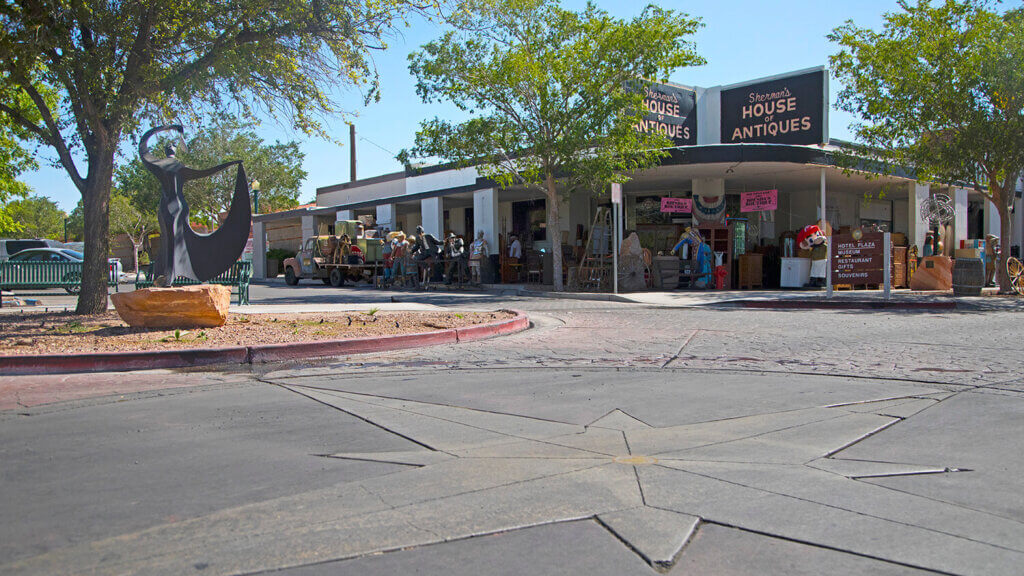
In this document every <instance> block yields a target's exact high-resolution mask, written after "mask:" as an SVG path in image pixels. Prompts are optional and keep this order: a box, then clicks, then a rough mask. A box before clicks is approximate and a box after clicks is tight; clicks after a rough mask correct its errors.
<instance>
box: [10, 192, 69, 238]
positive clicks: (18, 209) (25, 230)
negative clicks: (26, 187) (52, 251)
mask: <svg viewBox="0 0 1024 576" xmlns="http://www.w3.org/2000/svg"><path fill="white" fill-rule="evenodd" d="M7 213H8V215H10V217H11V219H12V220H14V221H15V222H18V224H19V228H20V232H19V234H20V235H21V236H23V237H25V238H51V239H53V240H63V239H64V218H65V217H66V216H67V214H65V213H64V211H63V210H61V209H60V207H59V206H57V203H56V202H54V201H53V200H50V199H49V198H46V197H45V196H29V197H28V198H25V199H23V200H15V201H13V202H11V203H10V204H8V205H7Z"/></svg>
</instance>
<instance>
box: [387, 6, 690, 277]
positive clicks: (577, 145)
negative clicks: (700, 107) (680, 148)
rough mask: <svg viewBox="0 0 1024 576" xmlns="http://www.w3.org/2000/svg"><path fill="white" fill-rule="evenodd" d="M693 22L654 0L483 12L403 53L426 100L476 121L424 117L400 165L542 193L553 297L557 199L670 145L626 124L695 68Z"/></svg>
mask: <svg viewBox="0 0 1024 576" xmlns="http://www.w3.org/2000/svg"><path fill="white" fill-rule="evenodd" d="M699 26H700V23H699V21H698V20H696V19H691V18H689V17H687V16H686V15H684V14H680V13H677V12H674V11H672V10H665V9H662V8H659V7H657V6H654V5H649V6H647V7H646V8H644V9H643V10H642V11H641V13H640V15H638V16H636V17H635V18H633V19H631V20H622V19H617V18H613V17H611V16H610V15H609V14H608V13H607V12H605V11H603V10H599V9H598V8H596V7H595V6H594V5H593V4H592V3H590V4H588V5H587V7H586V8H585V9H584V10H583V11H581V12H573V11H570V10H565V9H563V8H562V7H561V6H560V5H559V4H558V2H557V1H555V0H499V1H497V2H494V3H493V4H490V5H487V6H484V7H482V8H481V9H480V10H479V11H477V12H475V13H473V14H471V15H468V16H467V17H466V22H464V23H463V27H462V28H461V29H459V30H455V31H450V32H448V33H446V34H445V35H444V36H442V37H441V38H440V39H438V40H435V41H433V42H430V43H429V44H426V45H425V46H423V47H422V50H421V51H419V52H416V53H414V54H412V55H411V56H410V70H411V71H412V72H413V74H415V76H416V78H417V80H418V83H417V92H418V94H419V95H420V97H421V98H422V99H423V100H424V101H425V102H434V101H446V102H451V103H453V104H454V105H455V106H457V107H458V108H459V109H460V110H463V111H466V112H470V113H471V114H473V115H474V117H473V118H472V119H471V120H468V121H466V122H462V123H452V122H449V121H446V120H443V119H439V118H435V119H433V120H429V121H427V122H424V123H423V124H422V126H421V129H420V131H419V132H418V133H417V135H416V144H415V147H414V148H413V149H412V150H411V151H403V153H402V154H401V155H400V159H401V160H404V161H406V162H408V161H409V159H411V158H412V157H433V158H440V159H443V160H448V161H454V162H458V163H460V164H462V165H467V166H468V165H473V166H477V167H478V170H479V171H480V173H481V175H483V176H485V177H489V178H491V179H493V180H495V181H496V182H498V183H499V184H500V185H501V186H514V185H518V186H525V187H529V188H533V189H536V190H538V191H541V192H543V193H544V194H545V196H546V198H547V210H548V218H547V220H548V224H547V229H548V230H549V231H550V232H549V235H550V240H551V241H552V242H551V247H552V254H553V260H554V279H555V287H556V289H558V290H560V289H562V287H563V286H562V264H561V260H562V250H561V242H560V235H559V233H558V230H559V229H560V227H559V223H560V221H559V216H558V196H559V194H560V193H567V192H571V191H573V190H589V191H593V192H601V191H602V190H605V189H606V187H607V185H608V184H609V183H610V182H616V181H618V182H622V181H625V180H626V179H628V174H629V173H631V172H634V171H637V170H641V169H644V168H646V167H649V166H651V165H653V164H655V163H657V162H658V160H659V159H660V158H661V157H662V156H663V155H664V154H665V153H664V152H662V151H661V149H662V148H665V147H668V146H671V144H670V142H669V140H668V139H667V138H665V137H664V136H662V135H660V134H657V133H645V132H641V131H639V130H637V129H636V128H635V126H636V125H637V124H639V123H640V121H641V119H642V118H643V116H644V109H643V95H642V94H643V88H644V87H645V85H647V84H649V82H650V81H651V80H656V79H666V78H667V77H668V75H669V73H671V72H672V71H673V70H675V69H677V68H680V67H682V66H689V65H696V64H702V63H703V62H704V60H703V59H702V58H701V57H700V56H699V55H697V53H696V52H695V49H694V46H693V44H692V43H691V42H690V40H688V38H689V37H690V36H691V35H692V34H693V33H694V32H695V31H696V30H697V28H698V27H699Z"/></svg>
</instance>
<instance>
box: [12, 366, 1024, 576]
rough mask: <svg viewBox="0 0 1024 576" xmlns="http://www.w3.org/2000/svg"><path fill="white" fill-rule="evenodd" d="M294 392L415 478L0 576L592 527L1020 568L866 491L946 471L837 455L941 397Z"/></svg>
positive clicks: (391, 479) (625, 533) (267, 565)
mask: <svg viewBox="0 0 1024 576" xmlns="http://www.w3.org/2000/svg"><path fill="white" fill-rule="evenodd" d="M286 388H288V389H290V390H292V391H294V392H297V393H299V394H302V395H304V396H307V397H309V398H311V399H313V400H316V401H318V402H321V403H323V404H327V405H329V406H332V407H334V408H336V409H338V410H341V411H344V412H346V413H348V414H351V415H353V416H356V417H358V418H360V419H363V420H365V421H366V422H369V423H371V424H374V425H376V426H379V427H381V428H383V429H386V430H388V431H390V432H391V433H394V434H397V435H400V436H402V437H404V438H406V439H408V440H410V441H412V442H414V443H416V444H418V445H419V446H421V448H420V449H417V450H413V451H407V452H384V453H369V454H362V453H359V454H352V453H344V454H332V455H329V456H330V457H332V458H343V459H352V460H368V461H375V462H389V463H395V464H403V465H406V466H408V468H407V469H405V470H400V471H398V472H396V473H392V474H388V475H385V476H381V477H377V478H372V479H368V480H361V481H357V482H348V483H344V484H339V485H336V486H332V487H329V488H324V489H320V490H315V491H311V492H305V493H301V494H295V495H291V496H286V497H283V498H277V499H274V500H269V501H265V502H259V503H255V504H250V505H246V506H241V507H238V508H232V509H228V510H222V511H218V512H216V513H213V514H210V515H208V516H204V517H200V518H195V519H192V520H187V521H183V522H177V523H174V524H167V525H162V526H157V527H154V528H150V529H147V530H144V531H141V532H136V533H132V534H126V535H122V536H118V537H115V538H110V539H107V540H102V541H98V542H92V543H87V544H83V545H79V546H75V547H71V548H67V549H60V550H55V551H53V552H49V553H47V554H44V555H41V556H37V557H34V558H29V559H26V560H24V561H21V562H18V563H15V564H13V565H9V566H5V567H2V569H0V572H4V573H5V574H30V573H31V574H36V573H43V572H45V573H60V572H61V571H62V570H65V569H66V568H67V567H69V566H74V567H75V568H76V570H77V571H78V572H80V573H126V572H140V573H146V574H184V573H190V572H196V571H197V570H198V569H202V573H203V574H237V573H247V572H252V571H258V570H269V569H274V568H286V567H292V566H301V565H307V564H313V563H318V562H326V561H329V560H336V559H344V558H354V557H358V556H363V555H367V554H373V553H381V552H387V551H392V550H399V549H404V548H409V547H415V546H422V545H427V544H435V543H440V542H448V541H452V540H458V539H464V538H469V537H473V536H478V535H485V534H494V533H499V532H505V531H509V530H515V529H519V528H525V527H530V526H537V525H542V524H549V523H555V522H566V521H573V520H584V519H592V520H594V521H596V522H598V523H600V524H601V525H602V526H604V527H605V528H606V529H607V530H609V531H610V532H612V533H613V534H614V535H615V536H616V537H618V538H619V539H620V540H621V541H622V542H623V543H624V544H625V545H626V546H628V547H629V549H631V550H632V551H634V552H635V553H637V554H639V555H640V556H641V557H642V558H643V559H644V560H645V561H646V562H648V563H649V564H650V565H651V567H652V569H655V570H659V571H665V570H667V569H669V568H671V566H672V565H673V564H674V563H675V562H676V561H677V560H678V558H679V556H680V554H685V546H686V543H687V541H688V540H689V539H690V537H691V536H692V535H693V534H694V532H695V530H697V529H698V527H699V525H700V524H701V523H705V522H706V523H712V524H720V525H726V526H732V527H737V528H741V529H744V530H748V531H752V532H756V533H761V534H765V535H771V536H775V537H779V538H785V539H789V540H793V541H797V542H803V543H808V544H813V545H816V546H820V547H824V548H827V549H833V550H840V551H843V552H847V553H852V554H857V555H861V556H865V557H869V558H875V559H880V560H885V561H889V562H895V563H898V564H901V565H904V566H912V567H919V568H925V569H932V570H938V571H941V572H946V573H965V574H966V573H979V574H980V573H984V574H991V573H994V572H996V571H998V570H999V569H1003V568H1001V567H1006V566H1014V565H1016V566H1021V565H1024V552H1022V551H1021V550H1020V544H1019V543H1020V541H1021V538H1020V536H1021V524H1020V523H1018V522H1015V521H1012V520H1009V519H1004V518H1001V517H998V516H995V515H992V514H987V513H984V512H978V511H974V510H970V509H967V508H964V507H961V506H957V505H953V504H948V503H944V502H941V501H937V500H933V499H929V498H925V497H920V496H915V495H912V494H907V493H903V492H898V491H895V490H892V489H889V488H885V487H882V486H877V485H873V484H870V483H867V482H861V481H858V479H864V478H871V477H881V476H893V475H907V474H941V473H950V472H955V471H956V470H953V469H948V468H946V467H945V466H929V465H921V464H905V463H891V462H873V461H865V460H847V459H843V458H842V457H841V451H842V450H843V449H844V448H846V447H848V446H850V445H852V444H854V443H856V442H858V441H860V440H862V439H864V438H866V437H868V436H870V435H872V434H875V433H877V432H879V431H881V430H883V429H885V428H887V427H889V426H891V425H893V424H895V423H898V422H899V421H900V420H901V419H903V418H907V417H910V416H911V415H913V414H915V413H917V412H919V411H921V410H923V409H925V408H927V407H929V406H932V405H934V404H935V403H936V402H938V401H940V400H941V399H943V398H945V397H947V396H949V394H948V393H937V394H924V395H918V396H913V397H905V398H893V399H888V400H883V401H871V402H863V403H855V404H845V405H837V406H826V407H818V408H808V409H798V410H790V411H784V412H777V413H766V414H758V415H752V416H746V417H740V418H732V419H726V420H717V421H711V422H704V423H696V424H687V425H681V426H671V427H665V428H654V427H651V426H648V425H647V424H645V423H643V422H641V421H639V420H637V419H636V418H634V417H632V416H630V415H629V414H626V413H624V412H622V411H619V410H613V411H611V412H609V413H608V414H606V415H605V416H603V417H602V418H600V419H598V420H596V421H594V422H592V423H590V424H588V425H586V426H580V425H575V424H567V423H563V422H555V421H550V420H542V419H537V418H531V417H525V416H519V415H512V414H501V413H495V412H487V411H481V410H474V409H469V408H462V407H456V406H448V405H443V404H431V403H424V402H416V401H410V400H402V399H393V398H385V397H379V396H372V395H366V394H354V393H347V392H340V391H335V390H325V389H318V388H312V387H306V386H287V387H286ZM652 573H653V571H652Z"/></svg>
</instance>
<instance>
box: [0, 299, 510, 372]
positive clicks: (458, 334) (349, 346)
mask: <svg viewBox="0 0 1024 576" xmlns="http://www.w3.org/2000/svg"><path fill="white" fill-rule="evenodd" d="M506 312H512V313H514V314H515V315H516V316H515V317H514V318H511V319H508V320H499V321H497V322H489V323H487V324H480V325H478V326H470V327H467V328H450V329H448V330H438V331H436V332H422V333H418V334H400V335H397V336H381V337H376V338H351V339H348V340H324V341H319V342H289V343H286V344H263V345H257V346H237V347H231V348H193V349H189V350H155V351H152V352H123V353H117V354H115V353H107V352H104V353H97V354H78V355H58V354H40V355H25V356H0V375H3V376H11V375H40V374H42V375H45V374H71V373H80V372H127V371H129V370H152V369H157V368H192V367H197V366H211V365H215V364H266V363H269V362H280V361H284V360H300V359H311V358H328V357H332V356H345V355H348V354H365V353H368V352H387V351H390V350H401V349H404V348H416V347H420V346H434V345H438V344H456V343H459V342H471V341H473V340H484V339H487V338H493V337H495V336H500V335H502V334H512V333H515V332H521V331H523V330H526V329H527V328H529V327H530V318H529V316H527V315H526V314H524V313H522V312H520V311H518V310H506Z"/></svg>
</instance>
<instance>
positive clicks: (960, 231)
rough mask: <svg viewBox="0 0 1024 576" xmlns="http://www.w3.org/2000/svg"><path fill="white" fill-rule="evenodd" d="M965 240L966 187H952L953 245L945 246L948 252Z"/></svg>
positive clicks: (953, 251)
mask: <svg viewBox="0 0 1024 576" xmlns="http://www.w3.org/2000/svg"><path fill="white" fill-rule="evenodd" d="M961 240H967V188H953V245H952V246H946V250H947V251H948V252H949V253H950V254H955V253H956V252H955V250H956V249H957V248H959V247H960V241H961Z"/></svg>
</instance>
